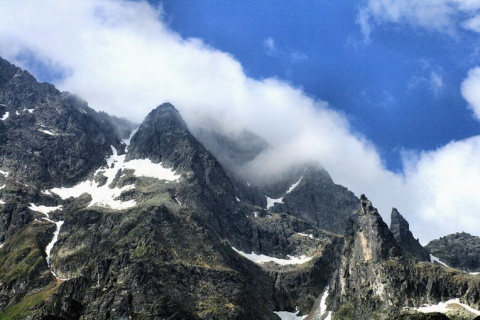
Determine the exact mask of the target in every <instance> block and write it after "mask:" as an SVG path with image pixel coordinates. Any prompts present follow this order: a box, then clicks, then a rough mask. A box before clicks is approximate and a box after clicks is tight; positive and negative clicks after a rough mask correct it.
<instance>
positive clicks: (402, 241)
mask: <svg viewBox="0 0 480 320" xmlns="http://www.w3.org/2000/svg"><path fill="white" fill-rule="evenodd" d="M390 231H392V233H393V236H394V237H395V240H396V241H397V243H398V245H399V246H400V248H402V250H403V252H405V253H406V254H407V256H410V257H412V258H413V259H416V260H418V261H430V253H429V252H428V250H427V249H425V248H424V247H423V246H422V245H421V244H420V242H419V241H418V239H415V238H414V237H413V234H412V232H411V231H410V226H409V224H408V222H407V220H405V219H404V218H403V216H402V215H401V214H400V213H399V212H398V211H397V209H395V208H393V209H392V218H391V222H390Z"/></svg>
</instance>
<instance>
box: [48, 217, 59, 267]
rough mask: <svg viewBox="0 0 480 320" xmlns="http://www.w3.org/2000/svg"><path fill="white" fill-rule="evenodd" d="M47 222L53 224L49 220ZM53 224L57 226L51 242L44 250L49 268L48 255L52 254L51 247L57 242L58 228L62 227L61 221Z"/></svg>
mask: <svg viewBox="0 0 480 320" xmlns="http://www.w3.org/2000/svg"><path fill="white" fill-rule="evenodd" d="M49 221H51V222H53V221H52V220H49ZM54 223H55V224H56V225H57V229H56V230H55V232H54V233H53V238H52V241H50V243H49V244H48V245H47V247H46V248H45V253H46V254H47V265H48V267H49V268H50V266H51V261H50V253H51V252H52V249H53V246H54V245H55V243H56V242H57V241H58V235H59V234H60V228H61V227H62V225H63V221H58V222H54Z"/></svg>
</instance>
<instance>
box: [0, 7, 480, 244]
mask: <svg viewBox="0 0 480 320" xmlns="http://www.w3.org/2000/svg"><path fill="white" fill-rule="evenodd" d="M374 2H375V1H371V5H372V8H370V9H369V10H374V9H375V10H377V11H371V12H381V11H382V10H387V11H386V13H387V14H388V16H385V19H387V18H388V17H393V18H395V17H397V19H400V14H401V12H403V11H404V10H405V5H403V6H400V5H397V6H396V7H393V8H390V9H389V8H386V7H385V6H386V4H387V3H389V1H386V0H384V1H380V2H378V3H380V4H381V6H380V7H378V8H376V7H374V6H373V3H374ZM404 2H405V3H409V1H404ZM428 3H430V4H431V5H433V2H431V1H428ZM463 5H464V6H465V7H467V2H466V1H464V2H463ZM470 6H475V3H473V2H472V3H471V4H470ZM407 7H408V6H407ZM2 10H3V11H4V12H9V14H8V15H5V16H3V17H2V19H0V54H1V55H2V56H3V57H4V58H7V59H9V60H11V61H12V62H17V63H25V61H18V60H17V61H15V60H16V58H17V57H18V55H19V54H21V53H23V52H25V51H28V52H31V53H33V54H34V56H35V57H36V58H37V59H39V60H40V61H42V62H43V63H46V64H47V65H49V66H52V67H56V68H60V69H62V70H67V71H68V72H66V73H65V78H64V79H62V80H61V81H59V82H58V83H56V85H57V86H58V87H60V88H61V89H63V90H68V91H72V92H75V93H77V94H79V95H80V96H82V97H83V98H84V99H86V100H87V101H88V102H89V103H90V105H91V106H92V107H94V108H95V109H98V110H105V111H107V112H109V113H112V114H115V115H120V116H126V117H129V118H131V119H133V120H136V121H141V120H142V118H143V117H144V116H145V115H146V114H147V113H148V112H149V111H150V110H151V109H152V108H153V107H155V106H156V105H158V104H160V103H162V102H164V101H170V102H172V103H173V104H174V105H175V106H176V107H177V108H178V109H179V110H180V112H181V113H182V115H183V116H184V117H185V119H186V121H187V123H189V125H202V124H204V123H208V119H210V118H214V119H217V120H218V121H219V122H220V123H223V124H224V126H225V129H228V130H239V129H242V128H245V129H249V130H251V131H253V132H255V133H257V134H259V135H261V136H263V137H265V138H266V139H267V140H268V142H270V143H271V144H272V145H273V146H275V147H276V148H275V149H274V150H271V151H269V152H267V153H265V154H263V155H262V156H261V157H260V158H259V159H257V160H256V161H255V162H253V163H252V164H251V168H253V169H255V170H256V172H257V173H258V175H259V176H262V175H265V176H267V175H268V174H274V173H275V172H278V171H281V170H284V169H285V168H288V167H289V165H291V164H294V163H298V162H299V161H305V160H318V161H319V162H320V163H322V164H323V165H324V166H325V168H326V169H327V170H328V171H329V173H330V174H331V175H332V177H333V179H334V180H335V181H336V182H337V183H340V184H342V185H344V186H346V187H348V188H350V189H351V190H353V191H354V192H355V193H356V194H357V195H359V194H361V193H365V194H366V195H367V196H368V197H369V198H370V199H371V200H372V201H373V203H374V205H375V206H377V207H378V208H379V209H380V212H381V213H382V214H383V215H384V216H386V217H387V219H386V220H388V216H389V214H390V209H391V207H392V206H395V207H397V208H398V209H399V210H400V212H401V213H402V214H404V215H405V216H406V217H407V219H410V222H411V225H412V227H413V226H414V227H415V228H416V230H417V231H422V232H423V231H424V230H427V229H429V228H430V226H431V225H432V222H431V221H433V220H435V219H436V220H435V221H436V222H438V223H437V224H433V225H435V226H436V227H437V229H436V230H434V231H431V232H430V231H429V232H425V233H424V234H423V235H422V234H420V233H419V234H417V235H418V236H420V237H421V238H422V239H427V240H428V239H429V238H431V237H433V236H441V235H444V234H445V233H446V232H454V231H462V230H469V228H470V226H471V225H478V224H479V223H480V211H479V210H478V208H480V203H477V202H478V200H476V198H478V197H476V195H475V194H474V192H468V191H469V190H480V175H479V177H478V178H477V179H473V178H472V177H476V176H477V174H478V172H477V171H476V170H477V167H476V166H475V162H477V163H478V160H477V159H479V158H480V150H478V149H479V148H477V139H470V140H467V141H463V142H457V143H452V144H450V145H448V146H446V147H445V148H443V149H440V150H437V151H432V152H429V153H421V154H420V155H418V156H417V157H416V158H412V157H410V158H409V159H408V169H407V171H406V174H405V175H401V174H395V173H392V172H389V171H388V170H386V169H385V168H384V166H383V163H382V160H381V158H380V156H379V154H378V152H377V150H376V149H375V147H374V146H373V145H372V144H371V143H370V142H369V141H368V140H366V139H365V138H364V137H361V136H359V135H358V134H353V133H352V130H351V128H350V127H349V124H348V121H347V120H346V117H345V116H344V115H342V114H340V113H338V112H336V111H335V110H333V109H332V108H330V107H329V106H328V104H327V103H325V102H322V101H318V100H315V99H313V98H311V97H309V96H308V95H306V94H305V93H304V92H303V91H302V90H300V89H298V88H294V87H292V86H291V85H289V84H288V83H286V82H283V81H281V80H278V79H263V80H256V79H252V78H249V77H247V76H246V75H245V73H244V71H243V69H242V66H241V64H240V63H239V62H238V61H236V60H235V59H234V58H233V57H232V56H231V55H228V54H226V53H224V52H221V51H219V50H216V49H214V48H211V47H208V46H207V45H205V44H204V43H203V42H202V41H201V40H199V39H184V38H182V37H180V36H179V35H178V34H176V33H174V32H173V31H172V30H170V29H169V28H168V26H167V25H166V24H165V23H164V22H163V21H162V15H163V13H162V11H161V9H159V8H152V7H151V6H150V5H148V4H147V3H146V2H138V1H137V2H133V1H113V0H101V1H97V0H84V1H77V2H63V1H56V0H31V1H28V4H26V3H25V2H22V1H17V0H4V1H2ZM446 17H448V15H447V16H446ZM393 18H389V19H393ZM366 28H367V27H366ZM365 32H366V33H368V32H370V31H369V29H365ZM265 45H266V46H267V47H270V48H276V46H275V41H274V40H273V39H271V40H268V39H267V41H266V43H265ZM24 66H26V64H24ZM472 74H473V73H472ZM432 80H433V83H436V84H437V85H438V84H440V83H441V82H440V80H439V79H437V78H435V77H433V78H432ZM467 84H468V83H467ZM465 87H468V86H467V85H465ZM468 147H470V148H471V149H468ZM468 150H470V151H468ZM477 154H478V156H476V155H477ZM462 157H463V158H462ZM462 159H463V160H462ZM470 161H471V162H473V164H472V166H471V167H470ZM451 162H453V164H454V165H456V166H457V167H456V168H455V169H452V168H451V165H449V163H451ZM468 168H471V169H470V170H467V169H468ZM444 171H445V172H446V173H447V175H445V172H444ZM472 171H473V172H472ZM478 171H479V172H480V169H479V170H478ZM429 181H433V182H434V184H432V185H430V184H429V183H428V182H429ZM457 185H458V186H459V187H458V190H457ZM452 186H455V188H454V189H455V190H453V191H452V192H450V193H449V192H448V190H449V188H452ZM467 186H469V187H471V189H469V188H467ZM460 190H462V191H465V192H460ZM457 191H458V192H457ZM459 202H461V203H459ZM437 212H438V213H437ZM453 212H455V214H456V216H461V217H463V218H462V219H463V220H462V219H460V218H458V219H456V220H455V221H454V222H452V223H450V220H449V219H451V218H452V213H453ZM442 221H443V222H444V223H440V222H442Z"/></svg>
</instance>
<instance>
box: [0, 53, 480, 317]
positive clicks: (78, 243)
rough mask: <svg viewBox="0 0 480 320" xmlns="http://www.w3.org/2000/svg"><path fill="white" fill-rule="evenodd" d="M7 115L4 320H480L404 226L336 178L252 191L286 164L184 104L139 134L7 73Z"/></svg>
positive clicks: (310, 174) (471, 286)
mask: <svg viewBox="0 0 480 320" xmlns="http://www.w3.org/2000/svg"><path fill="white" fill-rule="evenodd" d="M0 112H1V113H0V116H1V120H0V155H1V158H0V159H1V160H0V170H1V171H0V210H1V216H2V221H3V223H2V225H1V227H0V319H45V320H46V319H272V320H273V319H300V318H305V319H332V318H333V319H433V318H435V317H436V318H438V319H442V317H444V318H445V317H448V318H450V319H473V317H474V316H475V311H473V312H472V309H471V308H475V309H477V310H478V309H479V308H480V299H479V297H480V290H479V288H480V286H479V285H480V278H478V279H477V277H476V276H475V275H471V274H468V273H465V272H464V271H461V270H457V269H453V268H449V267H446V266H444V265H441V264H438V263H435V262H434V263H432V262H430V254H429V252H428V251H427V250H426V249H424V248H423V247H422V246H421V245H420V244H419V243H418V241H417V240H415V238H414V236H413V235H412V233H411V232H410V230H409V224H408V222H407V221H406V220H405V219H404V218H403V217H402V216H401V215H400V213H398V211H397V210H395V209H394V210H393V211H392V224H391V226H390V228H389V227H388V226H387V225H386V224H385V223H384V221H383V219H382V217H381V216H380V214H379V213H378V211H377V210H376V209H375V208H374V206H373V204H372V203H371V202H370V201H369V200H368V199H367V198H366V196H363V195H362V196H361V197H360V198H357V197H356V196H355V195H354V194H353V193H352V192H350V191H349V190H348V189H347V188H345V187H343V186H340V185H338V184H335V183H334V181H333V180H332V178H331V177H330V175H329V174H328V172H327V171H326V170H325V168H323V167H322V166H321V164H319V163H303V164H298V165H296V166H294V167H292V168H290V170H288V172H285V173H284V174H283V175H280V176H277V177H275V178H274V179H269V180H268V181H267V180H265V181H254V180H251V181H249V180H250V179H249V177H248V176H246V175H244V172H243V171H242V168H245V167H246V166H248V165H249V164H251V163H252V161H256V159H257V157H259V156H261V154H262V153H263V152H267V151H268V149H269V148H271V147H270V146H269V145H268V143H266V142H265V141H264V140H263V139H262V138H261V137H259V136H257V135H256V134H255V133H252V132H247V131H243V132H240V133H236V134H232V133H226V132H222V131H221V130H219V129H218V128H216V127H215V128H211V129H205V128H204V129H201V128H195V129H194V130H191V129H190V128H189V125H188V124H187V123H186V122H185V121H184V120H183V118H182V116H181V113H180V112H179V111H178V110H177V109H176V107H175V106H173V105H172V104H170V103H164V104H161V105H159V106H158V107H156V108H154V109H153V110H152V111H151V112H150V113H149V114H148V115H147V116H146V118H145V119H144V120H143V122H142V123H141V124H139V125H135V124H133V123H131V122H129V121H128V120H126V119H121V118H117V117H114V116H110V115H108V114H106V113H102V112H96V111H95V110H93V109H91V108H89V107H88V104H87V103H86V102H85V101H83V100H81V99H80V98H79V97H76V96H74V95H72V94H70V93H67V92H60V91H58V90H57V89H55V87H53V86H52V85H50V84H46V83H38V82H37V81H36V80H35V79H34V78H33V77H32V76H31V75H30V74H29V73H28V72H26V71H23V70H21V69H19V68H17V67H15V66H13V65H12V64H10V63H9V62H8V61H6V60H3V59H2V60H0ZM249 142H251V143H249ZM459 245H460V244H459ZM439 256H440V255H439ZM442 257H443V256H442ZM454 299H458V300H454ZM441 302H444V305H445V306H450V307H451V308H447V309H448V310H446V311H445V310H441V311H442V313H422V311H425V310H424V309H422V305H424V304H429V305H437V304H438V303H441ZM452 306H453V307H452ZM431 308H432V310H433V307H431ZM439 308H440V307H438V306H437V309H435V310H440V309H439ZM428 310H430V309H428ZM428 310H427V311H428Z"/></svg>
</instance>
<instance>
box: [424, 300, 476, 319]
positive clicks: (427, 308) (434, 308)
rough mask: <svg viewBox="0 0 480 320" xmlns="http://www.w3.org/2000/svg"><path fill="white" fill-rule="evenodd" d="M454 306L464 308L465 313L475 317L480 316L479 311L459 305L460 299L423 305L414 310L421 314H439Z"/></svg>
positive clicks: (462, 304)
mask: <svg viewBox="0 0 480 320" xmlns="http://www.w3.org/2000/svg"><path fill="white" fill-rule="evenodd" d="M454 305H459V306H462V307H463V308H465V309H466V310H467V311H469V312H471V313H473V314H475V315H480V311H479V310H476V309H473V308H472V307H470V306H469V305H466V304H464V303H460V299H451V300H448V301H446V302H439V303H437V304H434V305H424V306H422V307H419V308H416V309H415V310H417V311H419V312H422V313H430V312H440V313H446V312H447V311H449V309H451V308H453V306H454Z"/></svg>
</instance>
